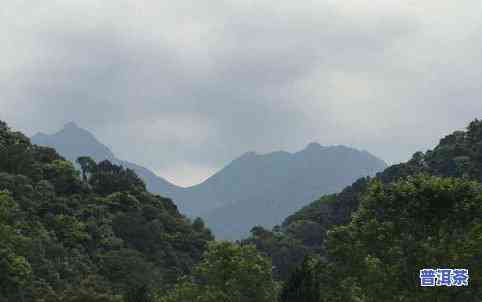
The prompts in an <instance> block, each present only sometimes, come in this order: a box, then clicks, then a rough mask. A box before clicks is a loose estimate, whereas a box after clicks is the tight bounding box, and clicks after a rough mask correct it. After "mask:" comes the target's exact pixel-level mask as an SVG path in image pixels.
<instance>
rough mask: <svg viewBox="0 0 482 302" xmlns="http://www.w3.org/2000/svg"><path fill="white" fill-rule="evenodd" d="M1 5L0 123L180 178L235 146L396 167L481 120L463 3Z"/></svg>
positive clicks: (472, 34)
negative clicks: (314, 151) (55, 135)
mask: <svg viewBox="0 0 482 302" xmlns="http://www.w3.org/2000/svg"><path fill="white" fill-rule="evenodd" d="M452 3H453V2H452V1H424V3H417V4H411V3H409V2H403V3H401V2H399V1H395V0H393V1H368V0H366V1H365V0H356V1H355V0H354V1H348V2H347V1H345V2H339V1H330V0H326V1H324V2H316V3H315V2H303V3H297V4H295V3H294V2H293V1H276V2H275V1H258V2H256V3H254V2H245V1H210V2H209V4H208V3H199V2H193V1H161V2H158V3H156V4H149V5H148V4H143V3H141V2H138V1H102V2H98V1H71V2H69V4H68V5H66V4H63V5H62V4H50V5H45V4H42V5H41V6H40V5H38V6H36V5H35V4H31V3H28V5H27V4H22V3H21V2H15V1H14V2H13V4H8V5H6V6H5V7H4V8H3V11H1V12H0V17H2V18H0V20H2V21H0V24H1V25H2V26H1V29H0V37H1V38H0V39H2V40H3V39H5V40H3V41H2V40H0V42H1V43H2V45H6V46H5V47H4V49H3V50H2V53H1V54H2V56H1V57H0V71H1V73H0V91H1V92H0V106H1V108H2V110H0V118H1V119H5V120H7V121H8V122H9V123H10V124H11V125H12V126H13V127H18V128H20V129H22V130H24V131H26V132H27V133H29V134H33V132H35V131H39V130H40V131H44V132H49V131H54V130H56V129H58V128H59V127H61V126H62V124H63V123H65V122H67V121H71V120H74V121H76V122H78V123H79V124H80V125H81V126H83V127H85V128H87V129H89V130H91V131H93V132H94V133H95V134H96V135H97V136H98V137H100V138H101V140H102V141H104V142H105V143H107V144H108V145H109V146H111V147H112V149H113V150H114V151H115V153H116V154H118V155H119V157H121V158H124V159H128V160H132V161H136V162H138V163H141V164H144V165H146V166H149V167H150V168H152V169H154V170H156V171H158V172H159V173H160V174H161V175H163V176H167V177H168V178H170V179H173V180H174V181H177V182H180V183H183V184H187V183H190V182H195V181H198V180H200V179H201V178H203V177H205V176H206V175H207V174H209V173H211V172H212V171H213V170H215V169H217V168H220V167H221V166H222V165H223V164H225V163H226V162H227V161H229V160H231V159H233V158H234V157H236V156H238V155H240V154H241V153H243V152H245V151H248V150H257V151H260V152H267V151H271V150H276V149H286V150H297V149H300V148H302V147H303V146H304V145H306V144H307V143H308V142H310V141H319V142H320V143H322V144H348V145H352V146H355V147H359V148H363V149H367V150H369V151H371V152H373V153H374V154H376V155H379V156H381V157H382V158H383V159H385V160H388V161H390V162H397V161H402V160H406V159H407V158H408V157H409V156H410V154H411V153H413V152H415V151H417V150H424V149H426V148H429V147H430V146H432V145H433V144H435V143H436V140H437V139H438V138H439V137H440V136H442V135H443V134H446V133H448V132H450V131H452V130H454V129H457V128H460V127H463V126H464V125H465V124H466V123H467V122H468V121H470V120H471V119H473V118H475V117H477V116H479V117H480V115H481V113H482V102H480V101H479V100H478V98H479V95H480V93H481V91H480V90H481V88H480V82H481V72H480V70H482V58H481V53H482V52H481V48H482V41H481V37H482V28H481V25H482V21H480V20H479V18H478V16H480V13H481V12H482V7H481V5H480V4H479V2H478V1H465V2H464V4H463V5H462V4H460V3H459V4H458V5H456V6H455V5H453V4H452Z"/></svg>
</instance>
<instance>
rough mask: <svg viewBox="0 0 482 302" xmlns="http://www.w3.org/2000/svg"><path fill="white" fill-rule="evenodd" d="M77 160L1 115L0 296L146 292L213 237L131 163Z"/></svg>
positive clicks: (173, 276)
mask: <svg viewBox="0 0 482 302" xmlns="http://www.w3.org/2000/svg"><path fill="white" fill-rule="evenodd" d="M79 164H80V166H81V167H82V173H79V171H77V170H75V168H74V166H73V164H72V163H71V162H70V161H66V160H65V159H64V158H62V157H61V156H59V155H58V154H57V152H56V151H55V150H54V149H51V148H47V147H40V146H36V145H32V144H31V143H30V141H29V139H28V138H27V137H26V136H24V135H23V134H22V133H19V132H14V131H12V130H10V129H9V128H8V127H7V125H6V124H5V123H4V122H1V123H0V301H12V302H17V301H45V302H47V301H48V302H54V301H59V302H60V301H72V302H73V301H78V302H85V301H99V302H100V301H121V299H122V297H127V298H128V297H133V298H132V299H130V300H129V299H127V298H126V299H127V300H126V301H144V300H135V299H140V298H139V297H141V296H142V293H147V292H149V291H150V290H151V289H152V288H154V287H155V288H157V289H159V288H164V287H168V286H169V285H171V284H173V282H174V281H175V280H177V278H178V277H180V276H182V275H183V274H186V273H188V272H189V271H190V270H191V268H192V267H193V266H194V264H195V263H197V262H198V261H199V260H200V258H201V255H202V253H203V252H204V251H205V249H206V246H207V242H208V241H210V240H212V235H211V233H210V231H209V230H207V229H206V228H205V227H204V224H203V222H202V221H201V220H199V219H198V220H195V221H193V222H192V221H189V220H188V219H187V218H185V217H184V216H182V215H181V214H180V213H179V212H178V210H177V207H176V206H175V205H174V203H173V202H172V201H171V200H169V199H166V198H163V197H160V196H158V195H153V194H151V193H149V192H147V191H146V188H145V185H144V183H143V182H142V181H141V180H140V179H139V178H138V177H137V175H136V174H135V173H134V172H133V171H132V170H129V169H124V168H123V167H121V166H116V165H113V164H111V163H110V162H109V161H103V162H100V163H98V164H96V163H95V162H94V161H93V160H92V159H90V158H87V157H84V158H80V159H79ZM134 298H135V299H134Z"/></svg>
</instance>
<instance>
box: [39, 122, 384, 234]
mask: <svg viewBox="0 0 482 302" xmlns="http://www.w3.org/2000/svg"><path fill="white" fill-rule="evenodd" d="M31 140H32V142H33V143H34V144H38V145H44V146H50V147H54V148H56V149H57V151H58V152H59V153H60V154H62V155H63V156H64V157H66V158H67V159H69V160H72V161H74V160H75V159H76V158H77V157H79V156H91V157H92V158H93V159H95V160H96V161H101V160H104V159H108V160H110V161H111V162H113V163H115V164H119V165H122V166H124V167H127V168H130V169H132V170H134V171H135V172H136V173H137V174H138V175H139V176H140V177H141V178H142V179H143V180H144V181H145V182H146V185H147V188H148V190H149V191H151V192H154V193H158V194H160V195H162V196H167V197H170V198H172V199H173V200H174V202H175V203H176V204H177V205H178V207H179V209H180V211H181V212H182V213H184V214H186V215H188V216H191V217H194V216H200V217H202V218H204V219H205V221H206V223H207V225H208V226H209V227H210V228H211V229H212V231H213V232H214V234H215V235H216V237H218V238H221V239H240V238H241V237H243V236H245V235H247V234H248V232H249V230H250V229H251V227H253V226H255V225H262V226H264V227H272V226H274V225H276V224H279V223H281V221H282V220H283V219H284V218H285V217H286V216H288V215H289V214H291V213H293V212H294V211H295V210H297V209H299V208H301V207H302V206H305V205H307V204H309V203H310V202H311V201H313V200H315V199H317V198H318V197H319V196H321V195H323V194H327V193H334V192H338V191H340V190H341V189H343V188H344V187H345V186H347V185H349V184H351V183H352V182H353V181H354V180H356V179H357V178H359V177H362V176H367V175H374V174H375V173H376V172H379V171H381V170H383V169H384V168H385V167H386V164H385V162H384V161H382V160H380V159H378V158H377V157H375V156H373V155H371V154H370V153H368V152H366V151H359V150H356V149H353V148H349V147H345V146H328V147H326V146H321V145H319V144H317V143H311V144H309V145H308V146H307V147H306V148H305V149H304V150H301V151H299V152H296V153H288V152H284V151H278V152H272V153H269V154H257V153H255V152H248V153H245V154H244V155H242V156H241V157H239V158H237V159H235V160H234V161H232V162H231V163H229V164H228V165H227V166H226V167H224V168H223V169H221V170H220V171H219V172H217V173H215V174H214V175H213V176H211V177H210V178H208V179H207V180H206V181H204V182H202V183H200V184H198V185H195V186H191V187H187V188H183V187H179V186H176V185H174V184H172V183H170V182H168V181H167V180H165V179H163V178H162V177H160V176H157V175H156V174H154V173H153V172H152V171H150V170H149V169H147V168H144V167H142V166H139V165H136V164H134V163H131V162H127V161H123V160H120V159H118V158H116V157H115V155H114V153H113V152H112V151H111V150H110V149H109V148H108V147H106V146H105V145H103V144H102V143H101V142H99V141H98V140H97V139H96V138H95V136H94V135H93V134H92V133H90V132H88V131H87V130H85V129H82V128H80V127H78V126H77V125H76V124H74V123H68V124H66V125H65V126H64V128H63V129H61V130H60V131H59V132H57V133H54V134H52V135H48V134H43V133H39V134H36V135H34V136H33V137H32V138H31Z"/></svg>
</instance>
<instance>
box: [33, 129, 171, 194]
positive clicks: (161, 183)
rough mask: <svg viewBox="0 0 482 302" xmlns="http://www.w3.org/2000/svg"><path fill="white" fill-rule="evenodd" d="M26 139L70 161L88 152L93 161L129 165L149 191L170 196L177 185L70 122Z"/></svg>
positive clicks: (87, 154) (86, 154) (127, 166)
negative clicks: (51, 149) (116, 155)
mask: <svg viewBox="0 0 482 302" xmlns="http://www.w3.org/2000/svg"><path fill="white" fill-rule="evenodd" d="M30 140H31V141H32V143H33V144H36V145H39V146H48V147H52V148H55V149H56V150H57V152H59V154H61V155H62V156H64V157H65V158H67V159H68V160H70V161H73V162H75V160H76V159H77V158H78V157H80V156H89V157H92V158H93V159H94V160H95V161H96V162H100V161H103V160H109V161H110V162H112V163H114V164H116V165H121V166H123V167H125V168H129V169H132V170H134V171H135V172H136V173H137V174H138V175H139V176H140V177H141V178H142V179H143V180H144V182H145V183H146V186H147V189H148V190H149V191H150V192H154V193H158V194H161V195H162V196H168V197H173V196H171V195H175V194H173V192H176V191H177V190H179V189H180V188H179V187H177V186H176V185H174V184H171V183H170V182H168V181H167V180H165V179H163V178H161V177H159V176H157V175H155V174H154V173H153V172H152V171H150V170H149V169H146V168H144V167H142V166H139V165H136V164H134V163H131V162H128V161H124V160H121V159H118V158H116V157H115V155H114V153H113V152H112V151H111V150H110V149H109V148H108V147H107V146H105V145H104V144H102V143H101V142H100V141H99V140H97V138H96V137H95V136H94V135H93V134H92V133H90V132H89V131H87V130H85V129H82V128H80V127H78V126H77V125H76V124H75V123H73V122H70V123H67V124H66V125H65V126H64V127H63V129H61V130H60V131H58V132H56V133H54V134H51V135H48V134H44V133H37V134H35V135H34V136H32V137H31V138H30Z"/></svg>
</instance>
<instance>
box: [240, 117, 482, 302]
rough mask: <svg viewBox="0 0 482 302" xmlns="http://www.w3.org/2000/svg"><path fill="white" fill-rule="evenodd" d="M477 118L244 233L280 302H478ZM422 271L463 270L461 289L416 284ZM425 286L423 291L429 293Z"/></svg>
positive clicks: (481, 237)
mask: <svg viewBox="0 0 482 302" xmlns="http://www.w3.org/2000/svg"><path fill="white" fill-rule="evenodd" d="M481 182H482V121H479V120H475V121H473V122H472V123H470V125H469V126H468V127H467V131H456V132H454V133H452V134H450V135H448V136H446V137H444V138H443V139H441V140H440V143H439V144H438V145H437V146H436V147H435V148H434V149H433V150H430V151H427V152H426V153H422V152H418V153H415V154H414V155H413V157H412V159H411V160H410V161H408V162H407V163H403V164H399V165H394V166H391V167H389V168H387V169H386V170H385V171H383V172H381V173H378V174H377V176H376V177H375V178H373V179H370V178H361V179H359V180H357V181H356V182H355V183H353V184H352V185H351V186H348V187H347V188H345V189H344V190H343V191H342V192H341V193H339V194H332V195H326V196H322V197H321V198H320V199H319V200H317V201H315V202H313V203H312V204H310V205H308V206H306V207H304V208H302V209H301V210H299V211H298V212H296V213H294V214H293V215H291V216H289V217H287V218H286V219H285V221H284V222H283V224H282V225H281V226H277V227H275V228H274V229H273V230H271V231H270V230H266V229H263V228H261V227H255V228H253V229H252V236H251V237H250V238H249V239H246V240H244V241H243V243H244V244H255V245H256V246H257V247H258V249H259V250H262V251H264V253H265V254H267V255H269V256H270V257H272V259H273V264H274V265H275V267H276V274H277V276H278V278H280V279H282V280H285V287H284V289H283V292H282V294H281V301H283V302H287V301H290V302H292V301H310V302H311V301H482V280H481V275H482V187H481ZM425 267H434V268H440V267H449V268H467V269H469V271H470V274H471V275H470V279H471V280H470V286H469V287H468V288H443V289H422V288H420V286H419V285H420V281H419V276H418V274H419V270H420V269H423V268H425ZM430 290H432V291H430Z"/></svg>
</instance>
